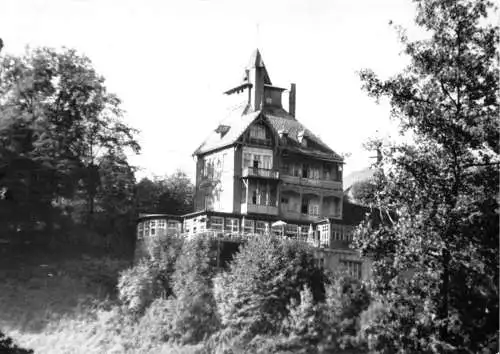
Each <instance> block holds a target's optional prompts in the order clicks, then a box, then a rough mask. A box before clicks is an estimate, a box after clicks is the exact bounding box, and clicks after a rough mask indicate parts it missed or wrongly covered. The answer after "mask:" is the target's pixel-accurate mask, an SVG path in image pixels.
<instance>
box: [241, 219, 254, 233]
mask: <svg viewBox="0 0 500 354" xmlns="http://www.w3.org/2000/svg"><path fill="white" fill-rule="evenodd" d="M253 228H254V221H253V220H246V219H245V225H243V230H244V232H245V233H246V234H253V233H254V230H253Z"/></svg>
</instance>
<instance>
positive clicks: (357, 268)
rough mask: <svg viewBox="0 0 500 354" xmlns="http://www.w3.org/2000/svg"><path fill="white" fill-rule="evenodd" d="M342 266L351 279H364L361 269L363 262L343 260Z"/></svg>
mask: <svg viewBox="0 0 500 354" xmlns="http://www.w3.org/2000/svg"><path fill="white" fill-rule="evenodd" d="M340 265H341V266H342V267H343V268H344V270H345V271H346V272H347V274H349V275H350V276H351V277H353V278H356V279H361V278H362V269H361V268H362V267H361V265H362V264H361V262H358V261H346V260H342V261H340Z"/></svg>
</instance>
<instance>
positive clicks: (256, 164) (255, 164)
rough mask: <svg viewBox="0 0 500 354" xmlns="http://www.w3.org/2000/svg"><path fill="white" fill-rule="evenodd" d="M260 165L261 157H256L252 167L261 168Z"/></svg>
mask: <svg viewBox="0 0 500 354" xmlns="http://www.w3.org/2000/svg"><path fill="white" fill-rule="evenodd" d="M259 163H260V155H254V157H253V165H252V167H253V168H259Z"/></svg>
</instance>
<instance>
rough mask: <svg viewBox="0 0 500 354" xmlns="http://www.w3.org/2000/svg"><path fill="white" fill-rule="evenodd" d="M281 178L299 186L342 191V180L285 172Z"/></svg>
mask: <svg viewBox="0 0 500 354" xmlns="http://www.w3.org/2000/svg"><path fill="white" fill-rule="evenodd" d="M281 179H282V181H283V182H285V183H291V184H299V185H301V186H308V187H320V188H328V189H334V190H338V191H339V192H341V191H342V182H341V181H332V180H327V179H312V178H304V177H298V176H291V175H287V174H282V175H281Z"/></svg>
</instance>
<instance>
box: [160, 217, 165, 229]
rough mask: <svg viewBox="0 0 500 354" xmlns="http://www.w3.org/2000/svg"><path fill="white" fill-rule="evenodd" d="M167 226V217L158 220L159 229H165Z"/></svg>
mask: <svg viewBox="0 0 500 354" xmlns="http://www.w3.org/2000/svg"><path fill="white" fill-rule="evenodd" d="M166 227H167V220H165V219H160V220H158V228H159V229H165V228H166Z"/></svg>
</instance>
